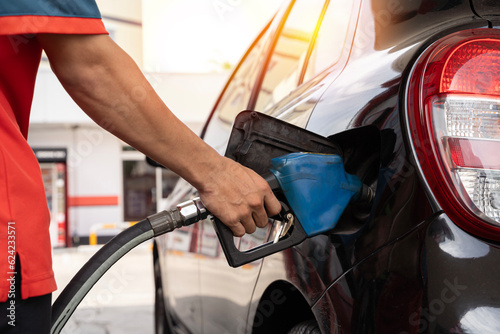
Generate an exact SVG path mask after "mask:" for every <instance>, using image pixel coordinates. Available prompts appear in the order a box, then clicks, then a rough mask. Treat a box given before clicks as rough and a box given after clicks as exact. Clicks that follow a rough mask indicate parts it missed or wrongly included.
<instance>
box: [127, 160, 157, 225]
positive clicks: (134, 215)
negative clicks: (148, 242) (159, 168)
mask: <svg viewBox="0 0 500 334" xmlns="http://www.w3.org/2000/svg"><path fill="white" fill-rule="evenodd" d="M155 178H156V172H155V168H154V167H152V166H150V165H148V164H147V163H146V161H144V160H141V161H123V207H124V219H125V221H136V220H141V219H144V217H147V216H149V215H152V214H153V213H155V212H156V197H155V191H156V181H155Z"/></svg>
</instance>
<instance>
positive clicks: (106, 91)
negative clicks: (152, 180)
mask: <svg viewBox="0 0 500 334" xmlns="http://www.w3.org/2000/svg"><path fill="white" fill-rule="evenodd" d="M38 40H39V42H40V44H41V45H42V47H43V49H44V50H45V52H46V54H47V56H48V58H49V61H50V64H51V67H52V69H53V71H54V73H55V74H56V76H57V77H58V79H59V80H60V81H61V83H62V85H63V86H64V88H65V89H66V91H67V92H68V93H69V94H70V95H71V97H72V98H73V99H74V100H75V102H76V103H77V104H78V105H79V106H80V107H81V108H82V109H83V110H84V111H85V112H86V113H87V114H88V115H89V116H90V117H91V118H92V119H93V120H94V121H95V122H96V123H97V124H99V125H101V126H102V127H103V128H105V129H106V130H108V131H110V132H111V133H113V134H114V135H116V136H117V137H119V138H120V139H122V140H123V141H125V142H127V143H128V144H130V145H131V146H133V147H135V148H136V149H137V150H139V151H141V152H143V153H144V154H146V155H147V156H149V157H151V158H152V159H154V160H155V161H158V162H159V163H161V164H162V165H164V166H165V167H168V168H169V169H171V170H172V171H174V172H175V173H177V174H178V175H179V176H181V177H182V178H184V179H185V180H186V181H188V182H189V183H191V184H192V185H193V186H194V187H195V188H196V189H198V191H199V193H200V198H201V200H202V201H203V203H204V204H205V205H206V207H207V209H208V210H209V211H210V212H211V213H212V214H214V215H215V216H217V217H218V218H219V219H220V220H221V221H222V222H223V223H224V224H226V225H227V226H228V227H230V228H231V230H232V231H233V233H234V234H235V235H237V236H241V235H243V234H244V233H245V231H246V232H247V233H252V232H254V231H255V225H257V226H259V227H263V226H265V225H266V224H267V215H268V214H269V215H275V214H277V213H278V212H279V211H280V204H279V202H278V200H277V199H276V198H275V197H274V195H273V193H272V191H271V190H270V188H269V186H268V185H267V183H266V182H265V181H264V180H263V179H262V178H261V177H260V176H259V175H257V174H256V173H255V172H253V171H252V170H250V169H248V168H245V167H243V166H241V165H239V164H237V163H235V162H234V161H232V160H230V159H227V158H225V157H222V156H220V155H219V154H218V153H217V152H216V151H215V150H214V149H212V148H211V147H210V146H208V145H207V144H206V143H205V142H203V141H202V140H201V139H200V138H199V137H198V136H197V135H195V134H194V133H193V132H192V131H191V130H189V128H187V127H186V125H184V124H183V123H182V122H181V121H180V120H179V119H177V118H176V117H175V115H173V113H172V112H171V111H170V110H169V109H168V107H167V106H166V105H165V104H164V103H163V101H162V100H161V99H160V98H159V97H158V95H157V94H156V93H155V91H154V90H153V88H152V87H151V85H150V84H149V82H148V81H147V80H146V78H145V77H144V75H143V74H142V72H141V71H140V69H139V68H138V67H137V65H136V64H135V62H134V61H133V60H132V59H131V58H130V57H129V56H128V55H127V54H126V53H125V52H124V51H123V50H122V49H121V48H120V47H119V46H118V45H116V44H115V43H114V42H113V41H112V40H111V38H109V36H107V35H55V34H40V35H38ZM266 209H267V213H266Z"/></svg>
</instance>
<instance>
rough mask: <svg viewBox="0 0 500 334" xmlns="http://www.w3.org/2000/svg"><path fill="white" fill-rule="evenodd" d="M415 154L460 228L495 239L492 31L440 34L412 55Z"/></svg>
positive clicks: (497, 134) (499, 196) (498, 104)
mask: <svg viewBox="0 0 500 334" xmlns="http://www.w3.org/2000/svg"><path fill="white" fill-rule="evenodd" d="M408 97H409V99H408V120H409V126H410V131H411V136H412V139H413V144H414V147H415V150H416V154H417V158H418V161H419V163H420V166H421V168H422V171H423V173H424V177H425V179H426V180H427V183H428V184H429V185H430V187H431V189H432V192H433V194H434V196H435V198H436V200H437V201H438V203H439V205H440V206H441V207H442V208H443V210H445V212H446V213H447V214H448V215H449V216H450V217H451V218H452V219H453V220H454V221H455V222H456V223H457V224H458V225H460V226H461V227H462V228H464V229H465V230H467V231H469V232H471V233H474V234H476V235H478V236H481V237H485V238H490V239H496V240H500V33H498V32H497V31H496V30H494V29H475V30H469V31H465V32H460V33H456V34H453V35H451V36H448V37H446V38H444V39H442V40H440V41H438V42H437V43H435V44H433V45H432V46H431V47H430V48H429V49H428V50H427V51H426V52H425V53H424V55H423V56H422V57H421V58H420V60H419V61H418V63H417V65H416V67H415V69H414V71H413V72H412V75H411V77H410V84H409V90H408Z"/></svg>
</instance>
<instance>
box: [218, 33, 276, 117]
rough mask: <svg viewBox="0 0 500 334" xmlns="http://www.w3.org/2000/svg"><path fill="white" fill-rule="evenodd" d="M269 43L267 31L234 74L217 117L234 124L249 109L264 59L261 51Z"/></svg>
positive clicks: (220, 103)
mask: <svg viewBox="0 0 500 334" xmlns="http://www.w3.org/2000/svg"><path fill="white" fill-rule="evenodd" d="M268 42H269V29H266V31H264V32H263V34H261V37H260V38H259V39H258V40H257V41H256V43H254V46H253V48H252V49H251V50H250V51H249V53H248V54H247V56H246V58H245V59H244V60H243V62H242V63H241V64H240V67H239V68H238V70H237V72H236V73H235V74H234V76H233V78H232V80H231V82H230V83H229V85H228V87H227V89H226V91H225V93H224V95H223V96H222V98H221V100H220V102H219V105H218V106H217V108H216V110H215V113H216V115H218V116H219V118H220V119H221V120H222V121H224V122H226V123H232V122H233V120H234V118H235V117H236V115H237V114H238V113H239V112H241V111H242V110H245V109H246V108H247V106H248V100H249V99H250V94H251V92H252V87H253V84H254V82H255V79H256V77H257V74H258V72H259V71H258V67H259V64H260V63H261V61H262V59H261V58H262V57H263V56H262V52H261V51H262V50H263V48H266V47H267V44H268Z"/></svg>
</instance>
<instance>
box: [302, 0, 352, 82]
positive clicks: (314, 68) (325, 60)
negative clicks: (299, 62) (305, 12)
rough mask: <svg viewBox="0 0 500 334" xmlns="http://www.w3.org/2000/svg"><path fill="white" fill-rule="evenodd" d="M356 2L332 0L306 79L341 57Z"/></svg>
mask: <svg viewBox="0 0 500 334" xmlns="http://www.w3.org/2000/svg"><path fill="white" fill-rule="evenodd" d="M354 3H355V1H352V0H330V4H329V5H328V8H327V10H326V12H325V16H324V17H323V21H322V22H321V26H320V28H319V31H318V35H317V37H316V40H315V43H314V47H313V50H312V53H311V56H310V58H309V61H308V64H307V69H306V72H305V75H304V81H307V80H309V79H310V78H312V77H314V76H316V75H318V74H319V73H321V72H323V71H324V70H325V69H327V68H328V67H330V66H332V65H334V64H335V63H336V62H337V61H338V60H339V59H340V56H341V53H342V50H343V48H344V43H345V39H346V35H347V28H348V25H349V18H350V17H351V11H352V7H353V5H354Z"/></svg>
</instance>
